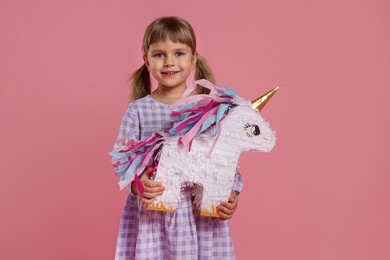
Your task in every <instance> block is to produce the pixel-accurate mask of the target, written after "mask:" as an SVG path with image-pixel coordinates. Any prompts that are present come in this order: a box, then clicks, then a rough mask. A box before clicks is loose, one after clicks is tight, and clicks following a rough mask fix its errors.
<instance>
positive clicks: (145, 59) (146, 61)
mask: <svg viewBox="0 0 390 260" xmlns="http://www.w3.org/2000/svg"><path fill="white" fill-rule="evenodd" d="M142 58H143V59H144V62H145V65H146V67H147V68H148V70H149V61H148V58H147V57H146V55H144V56H143V57H142Z"/></svg>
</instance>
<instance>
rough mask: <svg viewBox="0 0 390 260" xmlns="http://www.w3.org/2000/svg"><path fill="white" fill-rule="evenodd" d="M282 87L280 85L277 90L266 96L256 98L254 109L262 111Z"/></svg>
mask: <svg viewBox="0 0 390 260" xmlns="http://www.w3.org/2000/svg"><path fill="white" fill-rule="evenodd" d="M279 87H280V85H278V86H277V87H276V88H274V89H272V90H270V91H268V92H267V93H265V94H264V95H262V96H260V97H258V98H256V99H255V100H252V108H253V109H257V110H259V111H261V110H262V109H263V107H264V106H265V104H267V102H268V100H270V99H271V97H272V96H273V95H274V94H275V92H276V91H277V90H278V89H279Z"/></svg>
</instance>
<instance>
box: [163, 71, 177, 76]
mask: <svg viewBox="0 0 390 260" xmlns="http://www.w3.org/2000/svg"><path fill="white" fill-rule="evenodd" d="M176 73H179V72H178V71H164V72H161V74H163V75H167V76H172V75H175V74H176Z"/></svg>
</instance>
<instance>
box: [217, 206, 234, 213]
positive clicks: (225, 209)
mask: <svg viewBox="0 0 390 260" xmlns="http://www.w3.org/2000/svg"><path fill="white" fill-rule="evenodd" d="M217 209H218V211H219V212H221V213H224V214H227V215H233V213H234V209H229V208H227V207H223V206H218V207H217Z"/></svg>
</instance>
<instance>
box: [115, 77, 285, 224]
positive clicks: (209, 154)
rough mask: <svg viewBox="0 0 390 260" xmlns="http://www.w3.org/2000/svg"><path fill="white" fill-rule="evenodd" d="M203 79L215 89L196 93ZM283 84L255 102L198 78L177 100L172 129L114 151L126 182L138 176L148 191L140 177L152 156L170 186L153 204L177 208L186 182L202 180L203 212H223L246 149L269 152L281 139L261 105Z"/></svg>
mask: <svg viewBox="0 0 390 260" xmlns="http://www.w3.org/2000/svg"><path fill="white" fill-rule="evenodd" d="M197 85H201V86H203V87H205V88H208V89H210V94H209V95H206V94H201V95H190V94H191V93H192V92H193V90H194V89H195V88H196V86H197ZM278 88H279V86H278V87H276V88H274V89H273V90H271V91H269V92H268V93H266V94H265V95H263V96H261V97H259V98H258V99H256V100H255V101H252V102H250V101H248V100H245V99H243V98H241V97H239V96H238V95H237V94H236V92H235V91H233V90H231V89H229V88H226V87H216V86H214V85H213V84H212V83H210V82H209V81H207V80H197V81H195V82H193V83H192V84H190V85H189V86H188V88H187V90H186V92H185V93H184V95H183V97H182V98H181V99H180V100H178V101H177V102H175V103H174V104H172V111H173V112H172V114H171V119H172V121H173V127H172V128H170V129H169V133H155V134H154V135H153V136H151V137H150V138H148V139H147V140H143V141H136V142H130V144H128V145H127V146H126V147H125V148H123V149H121V150H120V151H118V152H111V153H110V155H111V156H112V158H113V160H112V162H113V165H114V168H115V172H116V174H118V175H119V176H121V181H120V182H119V186H120V188H121V189H123V188H124V187H126V186H128V185H129V184H131V182H132V181H133V180H134V181H135V182H136V185H137V188H138V190H140V191H141V192H142V190H143V187H142V184H141V182H140V181H139V177H140V175H141V174H142V173H143V171H144V170H145V168H146V167H150V165H151V162H152V164H153V166H154V167H155V171H154V174H153V178H154V180H155V181H159V182H161V183H162V185H163V186H164V187H165V191H164V193H163V194H162V195H161V196H158V197H157V198H156V199H155V200H154V201H153V203H152V204H150V205H149V206H148V209H153V210H164V211H175V209H176V208H177V205H178V203H179V201H180V193H181V188H182V186H183V185H200V186H202V187H203V194H202V195H201V196H198V198H200V197H201V201H200V202H199V201H198V203H200V205H199V207H200V211H201V215H204V216H213V217H217V216H218V215H217V212H216V207H217V206H218V205H219V204H220V203H221V202H223V201H227V200H228V199H229V196H230V192H231V190H232V187H233V182H234V175H235V173H236V169H237V164H238V159H239V157H240V154H241V153H242V152H244V151H262V152H269V151H271V149H272V148H273V147H274V145H275V140H276V137H275V133H274V132H273V130H272V129H271V128H270V126H269V123H267V122H266V121H264V119H263V118H262V117H261V115H260V113H259V111H260V110H261V109H262V108H263V107H264V105H265V103H267V102H268V100H269V99H270V98H271V97H272V96H273V94H274V93H275V92H276V91H277V89H278Z"/></svg>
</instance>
